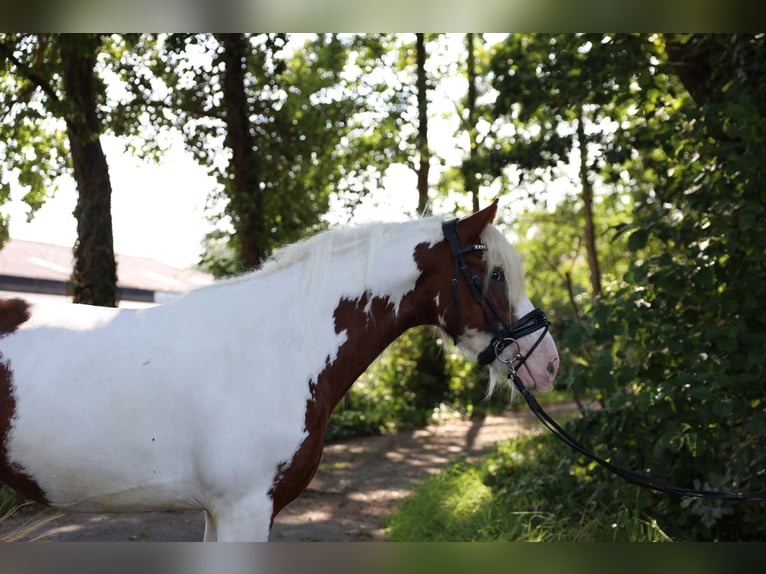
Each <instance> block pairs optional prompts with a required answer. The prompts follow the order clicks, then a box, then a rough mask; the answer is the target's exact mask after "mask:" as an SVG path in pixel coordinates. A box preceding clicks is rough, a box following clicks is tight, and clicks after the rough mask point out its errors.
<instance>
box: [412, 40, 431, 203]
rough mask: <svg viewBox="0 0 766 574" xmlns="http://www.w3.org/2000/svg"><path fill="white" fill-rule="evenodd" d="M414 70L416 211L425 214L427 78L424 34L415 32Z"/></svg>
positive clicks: (427, 155)
mask: <svg viewBox="0 0 766 574" xmlns="http://www.w3.org/2000/svg"><path fill="white" fill-rule="evenodd" d="M415 54H416V57H415V70H416V78H417V79H416V86H417V101H418V136H417V149H418V169H417V174H418V213H421V214H425V213H426V208H427V207H428V171H429V160H430V154H429V152H428V78H427V77H426V41H425V34H423V33H418V34H415Z"/></svg>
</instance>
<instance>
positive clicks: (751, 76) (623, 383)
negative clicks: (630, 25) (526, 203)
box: [506, 35, 766, 540]
mask: <svg viewBox="0 0 766 574" xmlns="http://www.w3.org/2000/svg"><path fill="white" fill-rule="evenodd" d="M640 40H641V41H640V42H639V43H638V45H639V46H640V50H638V51H637V52H636V53H637V54H639V55H640V54H643V57H644V58H645V59H644V63H643V64H641V65H640V69H630V68H628V71H629V72H630V74H629V76H628V77H630V78H631V80H630V82H629V83H625V82H623V83H622V86H623V88H621V89H622V90H626V91H627V92H628V93H629V95H630V101H631V102H632V104H631V105H629V106H628V107H627V108H625V109H627V110H630V111H629V117H628V118H626V120H625V121H622V122H621V123H620V125H621V129H620V130H619V131H618V132H615V133H614V134H613V135H612V136H611V140H610V141H607V142H605V147H603V156H604V158H603V160H599V161H600V162H601V163H600V164H599V165H600V169H601V173H602V177H603V178H604V182H605V183H607V184H611V185H613V186H615V187H614V189H615V191H617V190H620V193H622V194H623V196H624V194H625V193H626V192H629V193H630V201H629V202H622V201H612V202H611V204H609V202H605V203H603V205H602V207H601V209H602V212H601V213H600V214H599V215H598V218H599V219H600V220H601V229H602V233H603V232H604V230H605V229H611V232H610V233H609V234H608V235H604V236H603V238H604V239H608V241H605V242H604V241H602V245H601V246H600V248H601V249H602V253H604V254H606V255H607V256H609V254H610V253H611V256H612V258H613V264H612V275H611V280H610V281H607V285H606V288H605V290H604V292H603V294H602V296H601V298H600V299H598V300H590V299H588V298H587V297H586V296H585V295H583V294H582V292H583V290H579V291H578V290H577V289H576V286H577V285H578V284H579V283H581V281H582V280H581V279H579V277H581V275H579V274H580V271H579V269H580V267H578V266H577V265H575V264H574V263H576V262H577V258H576V257H575V258H567V257H563V256H562V255H563V254H566V253H567V250H570V251H575V249H573V246H577V237H578V235H577V233H576V231H574V226H573V224H572V223H571V222H572V221H573V219H572V217H571V216H570V215H566V214H567V213H569V214H571V213H572V210H571V209H570V208H568V205H567V203H566V202H564V203H562V204H559V205H558V206H557V209H556V210H555V212H554V213H553V214H552V215H550V216H545V215H542V216H539V217H538V220H536V221H535V222H534V223H533V224H532V225H531V226H530V227H529V228H528V229H527V234H529V231H530V229H532V230H534V229H533V228H534V227H535V226H537V227H539V229H540V231H541V232H540V233H532V234H531V240H530V241H529V242H528V243H527V244H526V245H525V246H524V248H523V249H522V252H524V251H528V252H529V257H531V258H532V260H533V261H532V263H533V264H532V265H530V264H529V261H528V264H527V275H528V276H529V277H530V280H529V285H530V290H531V291H532V290H540V288H541V287H542V289H543V290H547V289H549V291H548V292H547V293H544V294H539V293H538V295H541V296H542V298H543V299H545V298H546V296H547V298H548V302H547V304H548V305H550V306H551V308H552V314H553V315H554V316H555V318H556V323H562V322H565V324H560V325H557V332H556V335H557V337H558V339H557V340H558V343H559V346H560V349H561V350H562V355H563V356H562V360H563V365H564V366H563V368H562V377H561V380H562V381H563V382H565V383H566V384H568V385H569V386H570V387H571V388H572V389H573V390H574V391H575V392H576V393H577V394H578V395H579V396H582V395H583V394H589V395H590V396H592V397H594V398H595V399H597V400H598V401H599V403H600V404H601V405H602V406H603V407H604V410H600V411H596V412H588V411H587V410H586V411H585V412H584V413H583V416H582V417H581V418H580V419H578V420H577V421H576V422H574V423H572V427H571V430H573V432H574V434H575V435H577V436H580V437H581V438H583V440H585V442H586V443H588V444H589V445H591V446H592V447H594V450H596V451H597V452H601V453H602V454H604V455H606V456H611V458H612V459H613V460H614V461H616V462H618V463H619V464H621V465H623V466H627V467H632V468H637V469H647V470H650V471H651V473H652V474H653V475H656V476H660V477H662V478H664V479H666V480H669V481H671V482H674V483H676V484H679V485H686V486H689V487H696V488H707V489H716V490H729V491H732V490H733V491H741V490H764V489H765V488H766V473H764V470H763V469H764V468H766V459H765V458H764V456H765V455H764V452H763V449H762V448H760V445H762V444H764V442H765V441H764V439H766V436H765V435H764V432H765V431H766V428H764V424H763V421H764V420H766V415H765V413H766V411H765V410H764V408H766V404H765V403H764V400H765V399H766V397H765V395H764V392H763V378H764V377H763V375H764V372H763V370H764V367H763V364H762V360H761V359H762V357H763V355H764V351H766V337H764V335H763V333H766V324H765V322H766V315H765V314H764V313H763V311H762V305H761V304H760V303H761V302H762V301H763V299H764V295H766V294H765V293H762V292H761V291H762V290H763V287H764V285H766V281H765V279H766V277H765V276H764V273H766V258H764V253H766V243H764V242H765V241H766V239H764V237H765V236H764V234H762V233H759V232H758V230H757V224H756V222H759V221H763V220H764V216H765V215H766V213H764V212H765V211H766V209H765V208H764V205H766V203H764V197H766V196H764V192H763V183H762V182H763V180H764V178H763V166H764V162H765V161H766V157H765V156H764V153H765V152H764V150H766V141H764V138H765V137H766V136H764V135H763V134H764V133H766V132H764V131H763V129H762V128H763V126H764V114H765V113H766V110H765V109H764V104H763V102H764V101H766V98H765V97H764V93H763V92H764V85H765V82H764V76H765V75H766V68H765V67H764V64H763V62H764V61H766V60H764V58H763V55H764V54H763V51H764V44H763V41H762V38H759V37H753V36H746V35H737V36H706V35H699V36H698V35H693V36H681V37H669V38H661V37H655V36H653V37H646V38H640ZM557 41H558V40H557ZM569 41H570V44H571V42H573V41H575V40H574V39H569ZM578 41H580V42H582V39H580V40H578ZM626 41H627V40H625V39H624V38H614V39H610V42H605V43H600V44H599V46H603V45H606V46H607V47H608V46H609V44H610V43H611V44H613V45H614V46H621V45H622V46H625V45H627V44H626ZM631 42H633V40H631ZM666 42H667V44H668V45H669V46H670V47H671V48H673V49H674V50H675V52H674V58H673V61H674V62H675V63H674V65H675V66H678V67H679V76H678V77H675V76H672V75H668V74H666V73H665V72H667V71H671V70H672V68H670V67H669V66H670V65H669V64H667V63H666V62H667V57H666V56H665V44H666ZM594 46H595V44H594ZM578 53H579V54H580V55H579V56H577V58H581V59H582V58H585V59H588V58H589V57H590V56H591V54H593V55H598V53H597V51H595V50H594V48H593V47H592V48H591V49H590V50H589V51H588V52H584V51H583V52H578ZM564 56H565V57H564V60H566V58H569V57H570V55H564ZM532 57H534V55H532ZM557 58H559V55H556V56H555V57H554V58H553V59H552V60H551V61H552V62H558V59H557ZM506 61H508V60H506ZM513 61H514V62H515V61H516V60H513ZM562 61H563V60H562ZM596 61H601V57H600V56H599V58H598V59H597V60H596ZM604 61H605V62H613V63H614V62H615V60H610V59H609V58H607V59H606V60H604ZM690 62H693V63H694V65H695V66H698V68H692V69H700V70H702V71H703V73H702V74H701V77H693V76H692V77H689V76H688V75H687V71H688V68H686V67H684V66H685V65H688V64H689V63H690ZM522 64H523V65H524V66H527V67H528V64H526V63H524V62H522ZM540 65H543V64H542V62H541V63H540ZM546 66H547V64H546ZM577 66H580V67H581V68H582V69H585V70H587V69H590V67H589V66H590V64H587V65H582V64H581V63H578V64H577ZM574 67H576V66H575V64H574V63H572V64H571V65H568V66H563V69H562V70H560V71H556V70H553V71H551V72H550V74H549V76H547V77H554V78H558V79H557V80H556V81H557V82H558V83H556V82H554V84H553V86H554V89H555V88H556V86H558V87H561V88H562V90H563V87H564V86H567V85H568V84H567V81H568V80H566V78H567V77H568V76H569V75H571V74H577V72H574V71H573V69H574ZM538 69H539V68H535V67H533V68H532V70H538ZM622 73H624V71H623V72H622ZM556 74H558V76H557V75H556ZM547 77H546V78H547ZM679 80H681V81H683V86H682V85H681V81H679ZM514 81H516V80H514ZM684 88H686V89H688V90H689V93H690V94H691V95H692V96H693V98H694V100H693V101H692V99H690V98H689V95H688V94H687V92H686V91H685V89H684ZM509 94H510V92H509ZM613 95H614V96H615V97H614V100H613V101H616V102H624V103H626V104H627V103H628V100H627V99H625V96H623V95H620V94H618V93H615V94H613ZM509 97H512V94H511V95H509ZM541 105H542V104H541ZM544 105H548V104H544ZM509 106H510V108H509V109H511V110H516V111H515V112H514V113H517V114H519V117H520V118H522V119H523V118H530V119H531V118H532V117H533V114H532V113H531V112H529V111H527V112H524V111H523V108H517V107H514V104H513V103H509ZM530 106H531V105H530V104H529V103H528V104H527V106H526V109H527V110H529V109H530ZM534 110H535V112H534V113H535V114H538V115H539V114H542V115H541V116H539V117H538V118H537V120H536V121H542V122H543V123H544V122H546V121H547V122H549V123H550V126H551V129H554V130H555V126H556V125H557V122H558V121H560V119H566V118H565V117H564V116H561V117H558V116H557V115H556V114H557V113H558V114H560V110H559V109H545V108H544V107H540V106H538V107H535V108H534ZM543 131H545V129H543ZM620 150H623V151H620ZM612 154H614V155H612ZM612 157H615V158H622V159H623V163H622V165H618V164H611V158H612ZM613 195H616V194H613ZM605 197H609V196H605ZM620 206H623V207H624V208H625V209H630V210H631V213H630V217H625V210H624V209H623V211H622V215H619V210H617V211H615V208H616V207H620ZM546 218H548V219H554V218H555V219H556V220H557V221H558V223H559V224H563V225H564V228H559V227H555V226H553V225H550V224H548V222H547V220H546ZM610 218H612V219H611V220H610ZM567 221H569V222H570V223H566V222H567ZM536 242H539V244H536ZM573 262H574V263H573ZM554 269H555V272H554V271H553V270H554ZM568 272H569V273H570V278H571V281H570V282H569V285H571V286H573V287H575V288H571V287H570V289H569V297H567V295H566V291H564V290H562V287H561V285H562V283H563V282H562V281H561V275H562V274H563V275H565V276H566V273H568ZM538 275H539V277H538ZM556 283H558V286H557V285H556ZM556 290H558V293H559V294H558V295H554V293H555V292H556ZM567 298H568V299H569V300H570V301H569V306H570V309H569V310H567V304H566V300H567ZM574 308H578V312H577V313H573V312H572V311H573V309H574ZM562 319H564V321H562ZM647 438H649V440H647ZM562 457H563V459H564V461H566V462H565V464H572V463H573V462H574V461H576V459H577V456H576V455H575V454H574V453H566V452H564V453H562ZM543 472H545V473H551V472H556V468H554V467H551V468H548V469H546V470H544V471H543ZM571 496H572V497H573V498H574V499H579V502H580V503H584V501H586V500H587V499H588V497H589V496H590V495H589V494H588V493H587V492H586V491H579V490H576V489H575V490H572V492H571ZM642 504H643V503H642ZM651 516H655V517H658V519H659V517H662V524H663V529H664V530H665V531H666V532H668V533H669V534H671V536H672V537H674V538H681V539H690V540H697V539H701V540H739V539H745V540H748V539H758V540H762V539H764V538H766V533H765V532H764V529H763V524H764V510H763V507H762V505H760V504H742V505H736V504H732V503H725V502H720V501H718V502H716V501H704V500H690V499H678V498H673V497H669V496H663V497H659V498H657V499H656V500H655V501H654V502H653V503H652V506H651Z"/></svg>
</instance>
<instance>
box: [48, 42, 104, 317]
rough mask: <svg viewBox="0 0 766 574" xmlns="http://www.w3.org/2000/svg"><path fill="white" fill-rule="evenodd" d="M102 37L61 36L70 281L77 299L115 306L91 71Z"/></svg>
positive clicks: (95, 91)
mask: <svg viewBox="0 0 766 574" xmlns="http://www.w3.org/2000/svg"><path fill="white" fill-rule="evenodd" d="M100 44H101V38H100V37H99V36H98V35H94V34H62V35H61V36H60V37H59V46H60V51H61V68H62V80H63V85H64V92H65V102H64V105H65V112H64V113H65V120H66V126H67V136H68V138H69V146H70V150H71V155H72V168H73V170H74V178H75V181H76V182H77V191H78V198H77V206H76V207H75V211H74V215H75V218H76V219H77V242H76V243H75V246H74V269H73V271H72V283H73V291H74V293H73V294H74V302H75V303H86V304H89V305H101V306H104V307H115V306H116V305H117V264H116V262H115V257H114V243H113V237H112V185H111V182H110V180H109V168H108V166H107V163H106V156H104V151H103V149H102V148H101V141H100V140H99V136H100V134H101V125H100V121H99V119H98V115H97V113H96V102H97V97H98V87H97V79H96V73H95V66H96V56H97V54H98V48H99V46H100Z"/></svg>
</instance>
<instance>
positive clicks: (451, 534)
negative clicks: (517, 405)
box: [388, 435, 667, 542]
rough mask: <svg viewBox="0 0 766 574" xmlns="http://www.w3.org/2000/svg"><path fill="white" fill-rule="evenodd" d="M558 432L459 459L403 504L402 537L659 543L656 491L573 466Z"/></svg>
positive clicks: (393, 521) (395, 525) (397, 519)
mask: <svg viewBox="0 0 766 574" xmlns="http://www.w3.org/2000/svg"><path fill="white" fill-rule="evenodd" d="M563 448H565V447H564V445H562V444H560V443H559V441H558V440H556V439H555V438H554V437H552V436H548V435H544V436H533V437H527V438H522V439H517V440H513V441H510V442H507V443H503V444H501V445H499V446H498V447H497V448H496V450H494V451H493V452H492V453H491V454H489V455H487V456H486V457H484V458H483V459H482V460H481V461H479V462H477V463H475V464H467V463H465V462H457V463H455V464H454V465H452V466H451V467H450V468H448V469H447V470H445V471H443V472H442V473H440V474H438V475H436V476H434V477H432V478H431V479H430V480H429V481H428V482H427V483H426V484H425V485H424V486H423V487H422V488H421V489H420V490H418V491H417V492H416V493H414V494H413V495H411V496H409V497H408V498H406V499H405V500H404V501H402V503H401V505H400V506H399V508H398V509H397V511H396V512H395V513H394V515H393V516H392V517H391V518H390V519H389V524H388V526H389V528H390V537H391V539H392V540H395V541H483V542H494V541H540V542H565V541H566V542H588V541H609V542H612V541H614V542H617V541H621V542H637V541H642V542H648V541H652V542H656V541H663V540H667V535H666V534H665V533H664V532H663V531H662V529H661V528H660V526H659V525H658V523H657V521H656V520H655V519H654V518H653V517H652V516H651V515H650V514H648V513H647V507H648V506H650V504H648V503H650V502H651V501H650V499H651V497H652V496H654V495H653V494H652V493H649V492H646V491H641V490H639V489H638V488H636V487H632V486H629V485H626V484H625V483H623V482H622V481H621V480H619V479H616V478H613V477H611V476H610V475H608V474H607V473H605V472H602V471H601V469H593V468H591V467H590V466H589V465H585V464H584V463H583V465H580V464H573V463H571V462H570V460H569V458H567V456H565V455H566V453H565V452H564V451H563V450H562V449H563Z"/></svg>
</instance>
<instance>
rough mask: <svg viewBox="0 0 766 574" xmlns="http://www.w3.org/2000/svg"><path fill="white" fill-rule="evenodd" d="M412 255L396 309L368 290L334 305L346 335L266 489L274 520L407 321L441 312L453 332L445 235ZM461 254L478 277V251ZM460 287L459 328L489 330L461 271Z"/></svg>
mask: <svg viewBox="0 0 766 574" xmlns="http://www.w3.org/2000/svg"><path fill="white" fill-rule="evenodd" d="M481 229H482V227H480V228H479V229H478V231H476V233H475V235H470V236H465V235H461V237H460V239H461V243H463V244H467V243H468V241H473V242H479V238H478V233H479V232H480V231H481ZM458 231H459V232H460V228H458ZM464 233H465V231H464ZM413 256H414V259H415V262H416V264H417V266H418V269H420V271H421V274H420V277H419V278H418V279H417V281H416V283H415V288H414V289H413V290H412V291H411V292H410V293H408V294H407V295H405V296H404V297H403V298H402V300H401V302H400V305H399V310H398V313H397V314H396V315H394V312H393V311H394V306H393V303H392V302H391V301H390V300H389V299H388V298H387V297H373V298H372V299H370V296H369V295H368V294H363V295H361V296H360V297H358V298H355V299H342V300H341V301H340V302H339V303H338V305H337V307H336V308H335V312H334V319H335V332H336V333H341V332H342V331H346V334H347V339H346V341H345V343H344V344H343V345H342V346H341V347H340V349H338V354H337V357H336V359H335V361H333V362H332V363H331V362H330V360H329V357H328V359H327V363H326V364H325V368H324V369H323V370H322V372H321V373H320V374H319V376H318V377H317V380H316V381H312V382H311V393H312V396H311V399H310V400H309V401H308V403H307V405H306V417H305V429H306V431H307V433H308V436H307V437H306V439H305V440H304V441H303V443H302V444H301V445H300V447H299V448H298V450H297V451H296V452H295V454H294V455H293V457H292V459H291V460H290V461H289V462H285V463H282V464H281V465H280V466H279V468H278V471H277V474H276V476H275V477H274V482H273V484H272V487H271V489H270V490H269V496H270V497H271V498H272V500H273V509H272V515H271V522H272V524H273V522H274V518H275V517H276V515H277V514H278V513H279V511H280V510H282V508H284V507H285V506H286V505H287V504H289V503H290V502H291V501H292V500H294V499H295V498H296V497H297V496H298V495H300V493H301V492H303V490H304V489H305V488H306V487H307V486H308V485H309V483H310V482H311V479H312V478H313V477H314V474H315V473H316V470H317V468H318V467H319V462H320V461H321V458H322V451H323V449H324V440H325V434H326V431H327V425H328V423H329V420H330V415H331V414H332V411H333V409H334V408H335V406H336V405H337V404H338V402H339V401H340V399H341V398H342V397H343V395H344V394H345V393H346V392H347V391H348V389H349V388H350V387H351V385H352V384H353V383H354V381H355V380H356V379H357V378H358V377H359V376H360V375H361V374H362V373H363V372H364V370H365V369H366V368H367V367H368V366H369V365H370V363H372V361H373V360H374V359H375V358H376V357H377V356H378V355H379V354H380V353H382V352H383V350H384V349H385V348H386V347H387V346H388V345H389V344H390V343H391V342H392V341H393V340H394V339H396V338H397V337H399V335H401V334H402V333H404V331H406V330H407V329H409V328H411V327H414V326H417V325H426V324H431V325H437V326H440V325H439V318H440V317H443V319H444V321H445V322H446V325H445V328H446V330H447V332H454V329H455V325H454V318H455V310H454V303H453V293H452V283H451V281H452V278H453V277H454V264H453V260H452V256H451V253H450V250H449V246H448V245H447V243H446V241H440V242H438V243H436V244H434V245H429V244H427V243H422V244H419V245H418V246H416V248H415V250H414V253H413ZM465 259H466V262H467V264H468V265H469V266H470V267H471V269H473V270H474V271H475V272H476V274H477V275H478V276H479V277H483V276H484V273H485V269H484V262H483V256H482V252H479V251H475V252H470V253H467V254H466V255H465ZM459 289H460V323H461V325H460V330H461V332H462V331H464V330H465V329H466V328H474V329H482V330H486V331H488V332H489V326H488V325H487V322H486V319H485V317H484V314H483V312H482V311H481V308H480V307H479V306H478V305H477V304H476V302H475V301H474V299H473V297H472V296H471V293H470V290H469V288H468V287H467V286H466V284H465V281H464V280H463V278H462V277H461V278H460V282H459ZM437 296H438V297H437ZM497 304H498V310H500V311H501V312H503V311H505V310H506V309H507V308H508V305H507V303H505V304H503V301H497Z"/></svg>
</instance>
